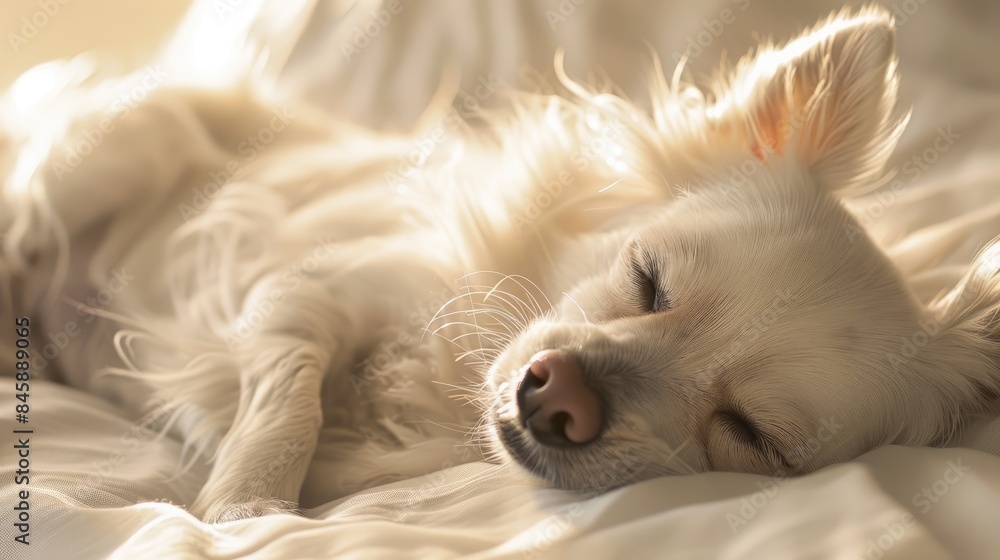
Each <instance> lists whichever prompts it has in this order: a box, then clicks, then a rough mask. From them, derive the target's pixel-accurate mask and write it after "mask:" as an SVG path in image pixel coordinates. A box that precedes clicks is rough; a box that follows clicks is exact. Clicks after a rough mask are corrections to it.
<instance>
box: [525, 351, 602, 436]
mask: <svg viewBox="0 0 1000 560" xmlns="http://www.w3.org/2000/svg"><path fill="white" fill-rule="evenodd" d="M517 406H518V409H519V411H520V415H521V422H522V423H523V424H524V426H525V427H527V428H528V430H529V431H530V432H531V435H532V436H533V437H534V438H535V439H536V440H537V441H538V442H539V443H541V444H543V445H553V446H569V445H577V444H581V443H587V442H588V441H591V440H592V439H594V438H596V437H597V436H598V435H600V433H601V427H602V426H603V424H604V417H603V412H602V407H601V400H600V398H599V397H598V396H597V393H595V392H594V391H593V389H591V388H590V387H587V385H586V383H585V382H584V380H583V371H582V370H581V368H580V364H579V362H577V361H576V360H575V359H574V358H573V357H572V356H570V355H569V354H568V353H566V352H564V351H562V350H545V351H543V352H539V353H538V354H535V355H534V356H533V357H532V358H531V362H530V363H529V364H528V367H527V370H526V371H525V373H524V378H522V379H521V383H520V385H519V386H518V388H517Z"/></svg>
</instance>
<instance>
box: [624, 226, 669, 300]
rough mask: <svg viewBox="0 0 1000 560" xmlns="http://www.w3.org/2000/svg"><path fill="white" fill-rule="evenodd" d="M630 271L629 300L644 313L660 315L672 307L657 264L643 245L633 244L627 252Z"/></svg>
mask: <svg viewBox="0 0 1000 560" xmlns="http://www.w3.org/2000/svg"><path fill="white" fill-rule="evenodd" d="M625 255H626V258H627V259H628V271H629V281H630V283H629V292H628V293H629V296H630V297H629V299H630V300H632V301H633V302H634V303H635V305H636V307H638V308H639V309H640V310H642V312H643V313H660V312H662V311H667V310H669V309H670V307H671V302H670V298H669V295H668V293H667V291H666V290H664V289H663V286H662V285H661V283H660V280H661V279H660V274H659V269H658V268H657V265H656V262H655V261H654V260H653V259H652V258H651V257H650V256H649V255H648V254H647V253H646V252H645V250H644V249H643V247H642V244H641V243H639V242H632V243H630V244H629V246H628V247H627V248H626V250H625Z"/></svg>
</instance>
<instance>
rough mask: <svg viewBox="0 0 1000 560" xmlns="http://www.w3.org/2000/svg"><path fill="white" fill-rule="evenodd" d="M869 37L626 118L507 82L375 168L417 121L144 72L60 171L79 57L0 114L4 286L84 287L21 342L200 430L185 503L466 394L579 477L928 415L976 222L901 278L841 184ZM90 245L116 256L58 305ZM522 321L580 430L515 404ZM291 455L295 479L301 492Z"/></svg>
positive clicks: (89, 101)
mask: <svg viewBox="0 0 1000 560" xmlns="http://www.w3.org/2000/svg"><path fill="white" fill-rule="evenodd" d="M895 65H896V64H895V59H894V54H893V24H892V21H891V18H890V16H888V15H887V14H886V13H885V12H884V11H881V10H878V9H864V10H861V11H859V12H856V13H848V12H843V13H840V14H836V15H834V16H832V17H831V18H830V19H828V20H826V21H824V22H821V23H820V24H819V25H818V26H817V27H816V28H814V29H812V30H810V31H808V32H806V33H804V34H803V35H802V36H801V37H800V38H798V39H796V40H795V41H792V42H791V43H788V44H787V45H785V46H783V47H780V48H777V47H772V46H763V47H761V48H760V49H759V51H758V52H757V53H756V54H755V55H754V56H748V57H747V58H745V59H744V60H742V61H741V62H740V63H739V64H738V65H737V66H736V67H735V68H734V69H733V70H732V71H731V72H729V73H728V74H727V75H726V77H725V78H723V79H720V80H719V82H718V83H717V84H716V87H715V89H714V90H712V91H700V90H698V89H696V88H695V87H693V86H690V85H687V84H683V83H681V82H680V80H679V79H675V80H673V82H672V83H670V84H668V83H667V82H666V81H665V80H664V79H663V78H662V76H660V72H659V71H657V72H655V73H654V76H653V84H654V85H653V93H654V95H653V99H654V107H653V111H652V114H650V115H647V114H644V113H642V112H641V111H639V110H638V109H637V108H635V107H633V106H632V105H630V104H629V103H628V102H627V101H624V100H622V99H620V98H618V97H615V96H612V95H610V94H599V93H591V92H589V91H587V90H584V89H583V88H582V87H580V86H578V85H575V84H573V83H571V82H568V81H567V86H568V87H569V89H570V90H572V92H573V95H572V96H566V97H543V96H534V95H530V96H529V95H526V96H522V97H519V98H517V99H516V102H515V106H516V110H515V111H514V116H513V117H512V118H510V119H508V120H507V121H504V120H502V119H499V118H498V119H495V122H493V123H492V124H491V126H490V127H489V129H488V130H486V131H473V130H471V129H468V130H466V131H465V132H464V133H463V134H462V135H461V137H460V138H451V139H450V140H449V141H447V142H446V143H444V144H443V145H441V146H440V147H439V148H438V149H437V150H436V151H435V152H434V154H433V155H431V157H430V158H429V159H428V160H427V161H426V162H424V163H423V164H422V166H421V167H420V168H419V171H418V172H416V173H413V174H411V175H410V176H408V177H405V178H404V177H392V176H390V177H389V178H390V180H389V181H387V172H391V171H392V170H396V169H398V168H399V166H400V162H401V161H405V160H406V159H407V158H408V157H409V156H410V155H411V153H412V151H413V141H414V139H415V138H420V137H421V136H422V135H426V134H430V133H431V131H432V130H433V129H427V130H419V131H417V132H415V136H409V137H407V136H400V137H391V136H387V135H381V134H374V133H371V132H367V131H364V130H358V129H354V128H352V127H349V126H347V125H344V124H340V123H334V122H330V120H329V119H328V118H327V117H326V116H325V115H323V114H321V113H318V112H311V111H310V109H309V108H307V107H305V106H301V105H294V106H291V107H289V108H286V109H282V108H280V107H277V106H276V105H275V103H274V102H273V101H271V100H269V99H267V98H264V97H261V96H259V95H257V94H255V93H254V92H252V91H249V88H242V89H241V88H235V90H233V91H224V92H211V91H198V90H180V89H169V90H164V91H160V92H157V93H155V94H154V95H151V96H150V98H149V99H148V100H146V101H145V102H144V103H143V104H142V105H141V106H140V107H138V108H136V109H135V110H134V111H133V113H132V114H131V115H130V116H129V117H128V118H127V119H123V120H121V122H120V123H119V124H118V126H117V129H116V130H115V131H114V133H113V134H109V135H108V136H107V138H106V139H104V141H103V142H102V143H100V144H99V145H97V147H96V148H95V149H94V151H93V153H91V154H89V155H87V156H86V157H85V158H83V159H82V162H81V163H80V164H79V165H78V166H77V167H75V168H73V169H72V170H70V172H68V173H65V172H61V170H59V169H58V168H57V167H55V166H54V163H58V162H60V161H62V160H61V158H62V157H63V155H64V154H65V147H66V146H67V145H69V144H68V143H69V142H71V141H72V140H74V139H76V138H78V137H79V136H78V134H80V133H81V132H82V131H84V130H91V129H93V128H94V127H95V126H96V125H97V123H98V122H99V121H100V119H102V118H105V115H103V114H102V113H101V111H99V110H97V109H95V107H106V106H107V99H108V97H107V94H104V93H102V92H103V91H104V90H102V89H101V88H100V87H96V86H90V85H86V84H85V85H83V86H79V87H76V88H71V89H70V90H68V91H67V92H65V93H64V96H63V98H62V99H64V100H68V101H67V102H68V103H69V104H70V105H71V107H70V109H68V110H67V111H66V115H65V116H64V117H60V118H55V119H50V120H53V122H55V123H56V125H57V126H58V127H59V128H57V129H53V130H52V131H50V132H52V136H51V137H45V136H44V134H42V132H40V131H38V130H33V131H31V132H30V133H29V132H25V131H21V130H18V128H17V127H16V126H15V124H16V123H14V124H12V123H13V121H10V120H8V121H7V126H5V128H4V130H3V136H2V137H0V140H2V142H3V143H2V144H0V156H2V158H0V165H3V166H4V168H3V171H4V176H5V183H4V185H5V192H4V194H5V196H6V198H7V201H8V204H7V205H6V206H5V207H4V208H3V209H0V226H2V228H3V231H5V232H6V236H5V238H4V242H3V243H4V244H3V249H4V251H3V256H2V260H0V266H2V269H0V280H2V281H3V282H4V288H5V289H4V295H5V297H6V298H7V300H6V302H5V309H12V308H13V309H14V311H15V313H17V314H18V315H24V314H26V315H29V316H31V317H33V318H35V322H36V323H40V324H41V325H42V326H41V327H40V328H39V329H37V332H44V331H48V332H52V331H57V330H59V328H60V327H61V326H62V325H66V324H68V323H70V322H74V321H79V322H80V323H81V324H83V323H84V320H85V319H91V318H94V319H93V320H92V321H87V323H86V325H85V326H84V328H83V329H82V333H83V334H81V335H80V338H79V339H78V340H74V341H73V344H71V345H69V346H68V347H67V348H66V350H64V351H63V352H61V353H60V354H59V356H58V358H57V364H53V365H52V366H50V367H49V368H47V369H46V370H45V373H46V374H49V375H59V376H61V378H62V379H63V380H65V381H66V382H68V383H71V384H73V385H75V386H78V387H82V388H86V389H89V390H93V391H98V392H101V393H103V394H106V395H108V396H109V397H110V398H112V399H115V400H117V401H118V402H121V403H122V404H123V405H125V406H127V407H129V408H130V409H132V410H133V411H135V412H136V413H137V414H151V415H162V416H163V417H165V418H168V419H169V420H168V422H169V424H168V425H166V426H165V429H166V428H169V429H171V430H173V431H174V432H175V433H176V434H178V436H179V437H182V438H183V439H184V442H185V444H186V445H187V446H188V448H189V451H190V454H191V457H192V458H194V459H196V458H197V457H199V456H201V457H211V458H213V460H214V466H213V468H212V471H211V476H210V477H209V479H208V480H207V481H206V482H205V485H204V488H203V489H202V491H201V493H200V495H199V496H198V499H197V500H196V501H195V502H194V503H193V504H190V509H191V510H192V512H194V513H195V514H196V515H198V516H201V517H203V518H205V519H208V520H224V519H231V518H237V517H243V516H248V515H256V514H261V513H266V512H269V511H276V510H282V509H288V508H290V507H294V505H295V504H297V503H304V504H308V503H310V502H311V501H312V502H315V501H317V500H321V499H330V498H332V497H334V496H336V495H343V494H346V493H349V492H351V491H354V490H358V489H360V488H363V487H366V486H371V485H373V484H377V483H379V482H385V481H388V480H395V479H400V478H404V477H408V476H412V475H415V474H420V473H423V472H428V471H430V470H434V469H437V468H440V467H441V466H442V464H449V463H450V462H458V461H466V460H471V459H474V458H476V457H478V454H477V453H475V452H474V451H473V452H471V453H470V454H467V455H454V454H453V452H452V450H453V449H455V448H456V447H455V446H456V445H459V446H460V445H461V443H462V441H463V438H464V434H465V432H466V431H468V430H469V429H472V428H473V427H474V425H475V426H476V433H477V434H479V435H480V436H481V441H482V443H485V445H486V447H487V448H488V451H490V452H492V453H496V454H497V456H498V457H500V458H502V459H503V458H508V457H510V458H513V459H514V462H516V463H518V464H520V465H522V466H524V467H526V468H527V469H528V470H529V471H532V472H534V473H535V474H537V475H538V476H539V477H541V478H542V479H544V480H545V481H547V482H548V483H550V484H553V485H556V486H559V487H565V488H575V489H594V488H608V487H613V486H617V485H621V484H625V483H628V482H632V481H635V480H640V479H643V478H648V477H651V476H657V475H661V474H670V473H683V472H693V471H704V470H731V471H740V472H755V473H777V472H791V473H804V472H809V471H811V470H814V469H816V468H819V467H822V466H824V465H828V464H831V463H833V462H837V461H843V460H849V459H851V458H853V457H856V456H857V455H859V454H861V453H863V452H865V451H867V450H869V449H872V448H874V447H877V446H880V445H884V444H889V443H901V444H908V445H924V444H938V443H942V442H945V441H947V440H948V439H949V438H950V437H951V436H952V435H953V434H954V433H955V432H956V430H957V429H958V428H959V427H960V426H961V425H962V423H963V422H964V421H965V420H966V419H968V418H969V417H971V416H973V415H975V414H979V413H983V412H986V411H987V410H990V409H991V407H994V406H995V404H996V400H997V396H998V395H1000V365H998V358H1000V324H998V322H997V320H996V314H997V311H998V309H1000V275H998V270H1000V251H998V250H997V249H996V247H997V246H993V247H991V248H989V249H987V250H985V251H984V252H983V253H982V254H981V255H980V257H979V258H977V260H976V261H975V262H974V263H972V265H971V266H970V269H969V272H968V274H967V275H966V277H965V278H964V279H963V280H962V281H961V282H960V283H959V284H958V285H957V286H955V287H954V289H953V290H951V291H950V292H949V293H947V294H946V295H944V296H943V297H941V298H939V299H937V300H935V301H933V302H932V303H930V304H929V305H923V304H921V303H920V302H919V301H918V300H917V298H916V297H915V296H914V295H913V294H912V290H911V289H910V287H909V286H908V284H907V281H906V279H905V278H904V277H903V275H902V274H901V273H900V271H899V269H898V268H897V266H896V265H894V263H893V262H892V261H891V260H890V259H889V258H888V257H887V256H886V255H885V253H884V252H883V251H882V250H881V249H880V248H879V247H878V246H876V244H875V243H874V242H873V241H872V240H870V239H869V238H868V236H867V235H865V233H864V232H863V231H862V229H861V227H860V225H859V224H858V222H857V221H856V220H855V219H854V218H853V217H852V216H851V215H850V214H849V213H848V212H847V211H846V210H845V209H844V207H843V205H842V203H841V200H840V198H841V197H843V196H846V195H851V194H856V193H858V192H862V191H864V190H865V189H871V188H873V186H877V182H878V179H879V177H880V176H881V174H882V172H883V167H884V165H885V161H886V158H887V157H888V155H889V154H890V152H891V151H892V149H893V147H894V145H895V142H896V140H897V138H898V136H899V133H900V132H901V130H902V125H903V124H904V122H905V119H900V118H899V116H898V115H897V116H894V115H893V113H892V111H893V108H894V104H895V92H896V74H895ZM53 107H57V105H50V106H49V107H48V108H47V109H46V110H47V111H50V112H54V111H56V109H54V108H53ZM60 107H61V106H60ZM50 116H51V115H50ZM276 119H277V120H276ZM286 121H287V122H286ZM267 128H270V129H272V132H273V137H274V140H273V142H271V143H270V144H268V145H267V146H266V148H265V149H261V150H256V151H254V153H253V154H252V156H253V157H249V156H248V155H247V154H248V153H249V152H248V151H244V150H246V145H245V144H241V142H243V141H244V140H245V139H246V138H247V137H248V136H251V135H253V136H256V135H258V133H259V132H260V131H261V130H264V129H267ZM279 128H280V130H277V131H275V129H279ZM60 138H63V139H65V140H59V139H60ZM589 146H596V147H601V146H603V148H598V149H596V150H595V149H593V148H592V149H591V150H590V151H586V148H587V147H589ZM595 152H597V154H596V157H595ZM15 154H16V156H17V157H13V156H14V155H15ZM227 164H229V165H231V169H230V172H232V171H234V170H236V171H238V173H237V176H236V178H234V179H233V180H231V181H229V182H228V183H226V184H225V185H224V186H223V187H222V188H221V189H218V192H215V189H214V188H208V189H205V188H204V186H205V185H209V184H211V183H212V182H213V178H212V177H211V176H210V175H209V174H210V173H212V172H216V173H217V172H218V171H219V170H222V169H226V168H227ZM734 170H742V171H741V172H739V173H734ZM748 170H750V171H748ZM198 197H202V198H198ZM114 271H119V275H120V276H119V280H118V281H117V282H118V284H121V283H122V281H121V278H122V276H121V271H124V272H125V276H124V278H126V279H128V278H129V276H134V278H132V279H128V280H127V282H128V286H126V287H124V289H121V290H117V293H115V294H114V297H113V298H110V301H109V302H107V304H106V305H105V304H103V303H102V304H100V305H97V306H96V307H97V308H98V309H94V308H93V307H94V305H93V304H91V305H90V306H87V305H86V304H85V302H86V301H87V298H88V297H90V296H91V295H92V294H93V292H94V290H98V289H101V288H104V287H107V286H109V285H115V284H114V282H113V281H112V278H113V277H114ZM50 279H51V282H46V281H45V280H50ZM109 283H110V284H109ZM650 284H652V285H650ZM651 287H652V288H655V295H653V296H652V297H653V299H652V300H651V299H649V298H650V297H651V295H652V292H649V291H648V290H649V289H650V288H651ZM653 305H655V309H654V308H653V307H651V306H653ZM424 327H426V328H424ZM901 341H915V342H914V343H912V344H911V345H910V347H907V346H906V344H905V342H904V343H903V344H902V345H901ZM549 348H562V349H566V350H568V351H570V352H572V353H573V354H574V355H575V356H576V357H577V359H578V360H579V361H580V363H581V364H582V365H583V369H584V375H585V376H586V379H587V383H588V384H589V385H590V386H591V387H592V388H594V389H595V390H596V391H597V392H598V393H599V394H600V395H601V398H602V400H603V402H604V408H605V413H606V418H605V427H604V430H603V433H602V434H601V436H600V437H599V438H598V439H597V440H595V441H594V442H591V443H589V444H586V445H583V446H577V447H572V448H549V447H545V446H542V445H539V444H537V443H536V442H534V441H533V440H532V439H531V438H530V436H529V435H528V434H527V432H525V431H524V430H523V429H522V428H521V427H520V425H519V423H518V421H517V419H516V412H515V411H516V407H514V405H513V404H512V399H513V393H514V390H515V385H516V383H514V376H515V375H516V372H518V371H522V370H523V367H524V365H525V364H526V363H527V361H528V359H529V358H530V357H531V356H532V355H533V354H534V353H535V352H537V351H539V350H543V349H549ZM911 349H912V351H911ZM9 350H10V348H8V347H6V346H5V352H6V351H9ZM456 354H458V355H459V358H460V359H459V360H458V361H456V360H455V359H454V357H455V355H456ZM102 368H103V369H102ZM98 370H100V371H101V372H103V373H104V374H105V375H94V373H95V372H96V371H98ZM57 372H58V373H57ZM449 386H457V387H459V390H460V391H468V392H469V393H470V394H471V400H473V401H474V402H476V403H478V404H480V405H481V409H482V410H481V411H477V410H473V409H471V408H470V407H462V406H459V404H458V403H455V402H453V401H454V399H448V398H442V396H443V395H446V394H447V389H448V387H449ZM462 387H465V388H466V389H462ZM477 414H478V415H479V416H480V417H481V421H480V422H479V423H478V424H476V416H477ZM824 426H825V428H824ZM821 429H826V430H827V431H828V432H831V431H832V432H833V433H832V439H830V441H829V442H828V443H826V444H824V445H823V446H821V448H820V449H818V450H816V449H813V448H809V449H808V451H803V450H804V449H805V448H803V443H804V442H806V441H808V440H809V439H810V438H814V437H815V436H816V434H817V433H818V432H819V431H820V430H821ZM318 441H319V442H320V445H319V449H320V451H319V452H316V449H317V442H318ZM457 449H463V448H462V447H457ZM470 449H473V450H474V447H473V448H470ZM194 459H192V460H194ZM310 464H313V465H316V468H315V469H314V472H313V475H312V476H311V477H310V479H315V480H311V482H310V484H309V485H308V486H309V487H310V488H321V489H322V492H321V493H322V496H319V495H317V496H300V488H301V487H302V485H303V481H304V480H305V479H306V478H307V475H309V467H310ZM331 473H332V474H331Z"/></svg>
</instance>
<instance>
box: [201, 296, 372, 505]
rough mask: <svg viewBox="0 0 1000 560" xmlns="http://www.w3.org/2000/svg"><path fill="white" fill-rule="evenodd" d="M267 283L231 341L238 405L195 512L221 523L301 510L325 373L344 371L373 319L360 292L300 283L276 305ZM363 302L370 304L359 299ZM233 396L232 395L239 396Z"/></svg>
mask: <svg viewBox="0 0 1000 560" xmlns="http://www.w3.org/2000/svg"><path fill="white" fill-rule="evenodd" d="M280 286H281V284H280V279H278V278H275V279H274V281H273V282H270V283H268V282H262V283H261V285H259V286H258V288H259V289H257V290H255V292H256V293H258V294H266V295H265V296H264V297H263V298H254V297H253V296H251V297H248V298H247V300H246V301H245V302H244V309H245V310H246V311H245V312H244V315H245V316H244V317H243V318H242V319H241V324H242V325H243V326H244V327H245V328H237V329H236V331H237V332H238V336H234V337H231V338H229V344H230V347H231V350H232V351H233V352H234V354H235V355H236V358H237V363H238V366H239V370H240V395H239V399H240V402H239V407H238V410H237V413H236V417H235V419H234V420H233V424H232V427H231V428H230V429H229V431H228V433H227V434H226V436H225V437H224V438H223V439H222V442H221V443H220V445H219V448H218V450H217V451H216V455H215V460H214V464H213V466H212V471H211V474H210V476H209V478H208V481H207V482H206V483H205V485H204V487H203V488H202V490H201V492H200V493H199V494H198V497H197V499H196V500H195V501H194V503H193V504H192V506H191V511H192V513H194V514H195V515H197V516H198V517H200V518H202V519H204V520H206V521H210V522H218V521H225V520H230V519H240V518H246V517H252V516H257V515H262V514H267V513H275V512H278V511H287V510H291V509H294V508H295V507H296V506H297V502H298V499H299V491H300V489H301V487H302V482H303V480H304V479H305V475H306V472H307V470H308V467H309V463H310V461H311V460H312V456H313V452H314V451H315V449H316V441H317V438H318V435H319V429H320V427H321V425H322V412H321V406H320V405H321V396H320V391H321V387H322V383H323V379H324V377H325V375H326V374H327V372H329V371H332V370H336V371H340V370H346V368H347V367H348V365H349V362H350V360H351V358H352V356H353V354H354V351H355V349H356V347H357V345H358V344H359V340H360V337H361V336H362V335H363V333H364V332H367V331H368V329H369V328H370V325H368V323H367V322H366V321H367V320H368V319H369V318H370V317H372V315H373V314H372V313H370V312H368V311H367V310H366V309H362V305H359V304H357V303H354V304H352V302H355V301H356V300H355V299H354V298H353V297H351V296H361V295H363V294H358V293H354V292H357V291H361V290H360V289H358V288H357V287H352V286H344V285H340V286H337V285H336V284H335V283H334V285H333V286H331V282H330V280H329V279H327V280H325V281H324V280H322V279H308V280H303V282H302V284H301V285H300V286H297V287H296V288H295V289H294V290H290V291H286V293H285V294H284V297H282V298H281V301H280V303H276V304H274V305H273V306H271V307H268V306H266V305H263V304H262V301H264V299H266V298H267V297H270V294H275V293H278V291H280V290H281V287H280ZM358 299H360V300H361V301H366V300H369V298H366V297H359V298H358ZM234 398H235V395H234Z"/></svg>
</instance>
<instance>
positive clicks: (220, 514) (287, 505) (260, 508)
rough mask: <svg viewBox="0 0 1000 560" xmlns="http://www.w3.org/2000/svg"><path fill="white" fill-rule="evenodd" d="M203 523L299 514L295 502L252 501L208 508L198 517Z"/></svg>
mask: <svg viewBox="0 0 1000 560" xmlns="http://www.w3.org/2000/svg"><path fill="white" fill-rule="evenodd" d="M192 513H194V514H195V515H196V516H198V517H199V518H201V520H202V521H204V522H205V523H213V524H214V523H225V522H227V521H239V520H240V519H250V518H253V517H261V516H264V515H274V514H277V513H299V510H298V508H297V507H296V504H295V502H288V501H285V500H274V499H271V500H254V501H252V502H243V503H238V504H218V505H214V506H211V507H209V508H208V509H207V510H206V511H205V513H203V514H201V515H199V514H198V513H197V512H194V511H192Z"/></svg>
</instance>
